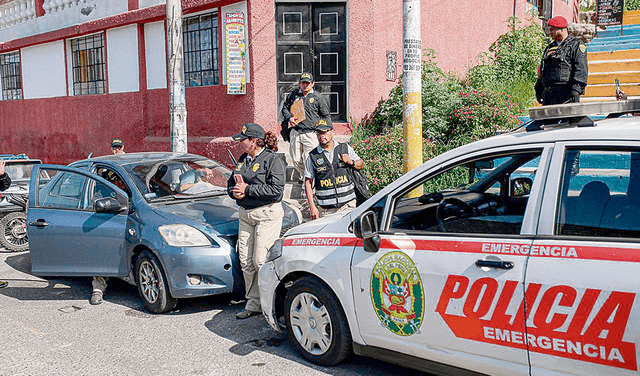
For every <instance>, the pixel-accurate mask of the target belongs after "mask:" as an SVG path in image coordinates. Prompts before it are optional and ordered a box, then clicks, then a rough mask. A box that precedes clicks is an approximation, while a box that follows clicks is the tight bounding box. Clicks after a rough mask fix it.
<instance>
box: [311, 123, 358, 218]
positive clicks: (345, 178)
mask: <svg viewBox="0 0 640 376" xmlns="http://www.w3.org/2000/svg"><path fill="white" fill-rule="evenodd" d="M316 135H317V137H318V143H319V145H318V147H317V148H315V149H313V150H312V151H311V152H310V153H309V156H308V157H307V163H306V166H305V171H304V178H305V181H304V190H305V194H306V196H307V202H309V209H310V211H311V219H317V218H320V217H321V216H324V215H327V214H330V213H335V212H337V211H341V210H347V209H352V208H355V207H356V193H355V186H354V183H353V182H352V181H351V177H350V176H351V175H350V174H349V171H348V169H349V168H353V169H356V170H360V169H362V167H363V165H364V161H363V160H362V159H360V157H359V156H358V154H356V152H355V151H354V150H353V148H352V147H351V146H350V145H348V144H339V143H336V142H334V141H333V136H334V132H333V125H332V124H331V120H329V121H327V120H324V119H320V120H318V122H317V123H316ZM313 185H315V189H316V193H315V201H317V203H318V206H319V207H320V208H318V206H316V204H315V202H314V197H313Z"/></svg>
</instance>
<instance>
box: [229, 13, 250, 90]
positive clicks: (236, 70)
mask: <svg viewBox="0 0 640 376" xmlns="http://www.w3.org/2000/svg"><path fill="white" fill-rule="evenodd" d="M224 17H225V25H226V26H225V41H226V47H227V61H226V70H227V94H246V93H247V71H246V65H245V56H246V49H247V43H246V41H245V39H244V35H245V33H244V28H245V21H244V13H243V12H234V13H225V15H224Z"/></svg>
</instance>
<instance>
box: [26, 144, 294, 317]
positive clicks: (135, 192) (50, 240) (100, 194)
mask: <svg viewBox="0 0 640 376" xmlns="http://www.w3.org/2000/svg"><path fill="white" fill-rule="evenodd" d="M37 171H39V172H41V171H44V172H46V173H47V174H48V176H51V180H50V181H49V182H48V183H47V184H45V185H42V186H41V187H40V188H39V189H38V188H37V187H39V186H40V183H39V181H40V179H41V176H43V175H42V174H34V175H33V177H32V179H31V190H30V194H29V210H28V218H27V223H28V233H29V241H30V244H31V267H32V272H33V274H35V275H38V276H87V277H90V276H106V277H120V278H122V279H124V280H126V281H128V282H130V283H132V284H136V285H137V286H138V290H139V292H140V296H141V297H142V298H143V300H144V304H145V306H146V307H147V309H148V310H149V311H151V312H155V313H161V312H166V311H169V310H171V309H173V308H174V307H175V305H176V303H177V299H180V298H187V297H196V296H206V295H213V294H222V293H232V292H239V291H243V288H244V286H243V278H242V272H241V270H240V265H239V261H238V255H237V253H236V251H235V245H236V240H237V233H238V210H237V205H236V203H235V201H234V200H232V199H231V198H230V197H229V196H228V195H227V192H226V185H227V179H228V178H229V176H230V174H231V171H230V170H229V169H228V168H227V167H225V166H223V165H222V164H220V163H218V162H216V161H213V160H210V159H207V158H205V157H201V156H198V155H193V154H180V153H130V154H123V155H109V156H104V157H96V158H90V159H86V160H82V161H77V162H74V163H72V164H71V165H69V166H55V165H40V166H38V167H37ZM184 176H190V177H191V179H190V180H189V182H190V183H191V184H190V185H191V187H190V188H189V189H183V188H182V187H181V185H182V184H181V183H184V180H185V179H184ZM194 176H197V179H195V180H194ZM181 178H182V181H181ZM193 183H195V184H193ZM181 192H182V193H181ZM283 206H284V209H285V217H284V222H283V228H284V229H285V230H286V229H289V228H291V227H293V226H295V225H297V224H299V223H300V221H301V216H300V215H299V211H297V212H296V211H295V210H293V209H292V208H291V207H290V206H289V205H287V204H286V203H283Z"/></svg>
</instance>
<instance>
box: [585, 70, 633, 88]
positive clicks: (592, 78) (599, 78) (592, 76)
mask: <svg viewBox="0 0 640 376" xmlns="http://www.w3.org/2000/svg"><path fill="white" fill-rule="evenodd" d="M616 78H617V79H618V81H620V83H621V84H622V85H624V84H632V83H640V72H637V71H636V72H589V78H588V80H587V84H588V85H597V84H612V83H615V82H616Z"/></svg>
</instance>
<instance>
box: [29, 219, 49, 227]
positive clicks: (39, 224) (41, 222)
mask: <svg viewBox="0 0 640 376" xmlns="http://www.w3.org/2000/svg"><path fill="white" fill-rule="evenodd" d="M29 226H33V227H37V228H44V227H47V226H49V223H47V222H45V221H44V219H38V220H37V221H35V222H29Z"/></svg>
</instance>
